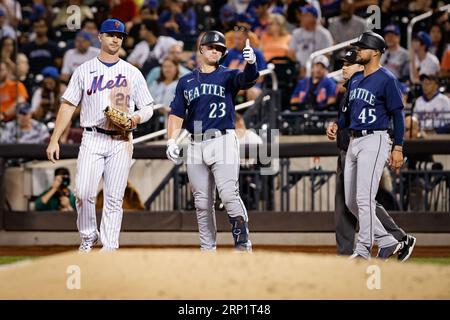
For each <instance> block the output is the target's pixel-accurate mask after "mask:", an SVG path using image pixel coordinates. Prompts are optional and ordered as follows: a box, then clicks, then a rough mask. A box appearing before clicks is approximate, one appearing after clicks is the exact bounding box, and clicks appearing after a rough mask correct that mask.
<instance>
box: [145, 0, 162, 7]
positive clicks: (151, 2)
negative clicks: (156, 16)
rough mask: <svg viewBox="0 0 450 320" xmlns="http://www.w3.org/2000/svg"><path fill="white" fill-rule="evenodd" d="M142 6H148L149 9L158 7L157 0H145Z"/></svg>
mask: <svg viewBox="0 0 450 320" xmlns="http://www.w3.org/2000/svg"><path fill="white" fill-rule="evenodd" d="M144 6H148V7H149V8H150V9H155V8H158V7H159V1H158V0H146V1H145V2H144Z"/></svg>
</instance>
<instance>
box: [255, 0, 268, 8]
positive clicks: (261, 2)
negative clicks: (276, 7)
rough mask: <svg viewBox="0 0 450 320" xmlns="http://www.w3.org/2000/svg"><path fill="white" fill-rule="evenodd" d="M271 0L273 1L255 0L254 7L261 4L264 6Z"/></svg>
mask: <svg viewBox="0 0 450 320" xmlns="http://www.w3.org/2000/svg"><path fill="white" fill-rule="evenodd" d="M271 2H272V1H271V0H254V2H253V6H254V7H259V6H263V5H265V4H269V3H271Z"/></svg>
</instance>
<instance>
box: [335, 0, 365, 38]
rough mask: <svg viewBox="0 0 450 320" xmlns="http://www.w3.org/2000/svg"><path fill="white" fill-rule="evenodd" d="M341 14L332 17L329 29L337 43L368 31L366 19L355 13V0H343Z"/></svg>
mask: <svg viewBox="0 0 450 320" xmlns="http://www.w3.org/2000/svg"><path fill="white" fill-rule="evenodd" d="M340 8H341V14H340V15H339V16H337V17H333V18H330V20H329V25H328V30H329V31H330V33H331V35H332V36H333V39H334V41H335V43H341V42H344V41H347V40H351V39H353V38H356V37H358V36H359V35H360V34H362V33H363V32H364V31H366V29H367V26H366V20H365V19H363V18H361V17H358V16H356V15H354V11H355V7H354V2H353V0H342V1H341V4H340Z"/></svg>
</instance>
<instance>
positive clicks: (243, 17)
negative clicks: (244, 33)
mask: <svg viewBox="0 0 450 320" xmlns="http://www.w3.org/2000/svg"><path fill="white" fill-rule="evenodd" d="M236 22H243V23H247V24H249V25H252V24H253V23H254V22H255V19H253V17H252V16H251V15H250V14H248V13H241V14H238V15H237V16H236Z"/></svg>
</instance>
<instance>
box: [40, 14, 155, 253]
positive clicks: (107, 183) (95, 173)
mask: <svg viewBox="0 0 450 320" xmlns="http://www.w3.org/2000/svg"><path fill="white" fill-rule="evenodd" d="M126 35H127V33H126V32H125V25H124V23H122V22H121V21H120V20H117V19H107V20H105V21H104V22H103V23H102V25H101V28H100V34H99V40H100V43H101V51H100V54H99V55H98V56H97V57H95V58H94V59H91V60H88V61H86V62H85V63H83V64H82V65H80V66H79V67H78V68H77V69H76V70H75V72H74V74H73V75H72V78H71V79H70V82H69V86H68V87H67V90H66V91H65V93H64V95H63V96H62V102H61V106H60V109H59V112H58V116H57V119H56V124H55V129H54V132H53V134H52V137H51V140H50V143H49V145H48V148H47V157H48V159H49V160H50V161H52V162H55V159H59V145H58V140H59V138H60V136H61V134H62V132H63V131H64V128H65V127H66V126H67V125H68V123H69V121H70V119H71V117H72V114H73V113H74V111H75V109H76V108H77V107H78V106H79V107H80V108H81V110H80V123H81V126H82V127H84V132H83V138H82V141H81V146H80V151H79V154H78V161H77V176H76V192H75V193H76V207H77V212H78V219H77V227H78V230H79V232H80V236H81V245H80V248H79V250H80V251H81V252H89V251H90V250H91V247H92V246H93V245H94V244H95V243H96V242H97V240H98V239H99V237H100V240H101V243H102V245H103V248H102V250H104V251H113V250H116V249H117V248H118V247H119V233H120V227H121V223H122V213H123V211H122V201H123V195H124V191H125V187H126V185H127V178H128V173H129V170H130V166H131V157H132V154H133V144H132V141H131V140H132V136H131V132H127V133H125V134H124V133H123V131H121V130H118V128H117V127H115V126H114V125H113V124H112V123H111V121H109V120H108V119H107V118H106V117H105V114H104V109H105V108H106V107H107V106H110V107H114V108H117V109H120V110H122V111H125V112H127V113H129V114H131V127H132V128H135V127H136V125H137V124H138V123H143V122H146V121H148V120H149V119H150V118H151V116H152V114H153V107H152V105H153V98H152V97H151V95H150V93H149V91H148V88H147V83H146V82H145V79H144V77H143V76H142V74H141V72H140V71H139V70H138V69H137V68H135V67H133V66H132V65H131V64H129V63H128V62H125V61H123V60H122V59H120V58H119V49H120V48H121V45H122V42H123V40H124V37H125V36H126ZM135 108H137V111H135ZM102 177H103V180H104V189H103V190H104V205H103V215H102V221H101V225H100V234H99V232H98V231H97V222H96V216H95V199H96V195H97V189H98V185H99V182H100V179H101V178H102Z"/></svg>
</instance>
